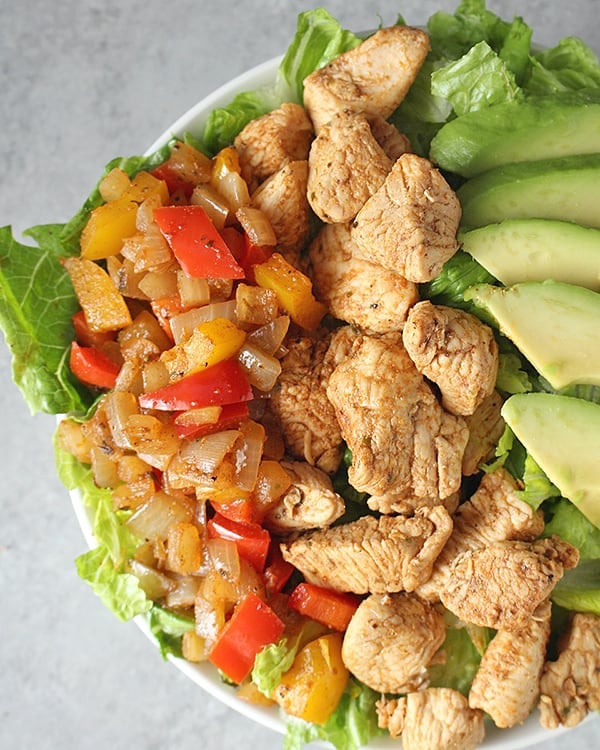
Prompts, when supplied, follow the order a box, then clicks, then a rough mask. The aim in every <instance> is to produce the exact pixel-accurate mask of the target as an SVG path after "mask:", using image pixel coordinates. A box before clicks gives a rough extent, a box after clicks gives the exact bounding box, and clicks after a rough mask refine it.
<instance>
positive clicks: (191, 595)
mask: <svg viewBox="0 0 600 750" xmlns="http://www.w3.org/2000/svg"><path fill="white" fill-rule="evenodd" d="M200 583H201V579H200V578H199V577H198V576H191V575H190V576H181V577H176V578H175V580H174V586H173V588H172V589H171V590H170V591H169V592H168V593H167V598H166V600H165V604H166V605H167V607H172V608H174V609H186V608H187V607H193V606H194V601H195V600H196V596H197V595H198V589H199V588H200Z"/></svg>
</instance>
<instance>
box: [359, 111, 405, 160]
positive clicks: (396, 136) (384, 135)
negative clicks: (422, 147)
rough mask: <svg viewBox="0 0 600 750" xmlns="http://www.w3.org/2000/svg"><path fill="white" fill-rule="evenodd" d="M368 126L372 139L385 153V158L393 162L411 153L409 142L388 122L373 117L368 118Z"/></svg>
mask: <svg viewBox="0 0 600 750" xmlns="http://www.w3.org/2000/svg"><path fill="white" fill-rule="evenodd" d="M369 125H370V126H371V133H372V134H373V138H375V140H376V141H377V143H378V144H379V145H380V146H381V148H382V149H383V150H384V151H385V153H386V154H387V156H389V158H390V159H391V160H392V161H393V162H394V161H396V159H399V158H400V157H401V156H402V154H407V153H410V152H411V151H412V147H411V145H410V140H409V139H408V137H407V136H405V135H404V133H401V132H400V131H399V130H398V128H397V127H396V126H395V125H392V123H391V122H388V121H387V120H386V119H385V118H384V117H379V116H377V115H374V116H372V117H369Z"/></svg>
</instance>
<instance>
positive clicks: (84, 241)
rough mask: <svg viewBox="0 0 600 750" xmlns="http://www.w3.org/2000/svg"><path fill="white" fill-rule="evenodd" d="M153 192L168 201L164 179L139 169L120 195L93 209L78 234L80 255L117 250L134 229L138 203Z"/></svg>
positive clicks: (103, 255)
mask: <svg viewBox="0 0 600 750" xmlns="http://www.w3.org/2000/svg"><path fill="white" fill-rule="evenodd" d="M154 194H158V195H159V196H160V198H161V201H162V202H163V203H166V202H167V201H168V200H169V191H168V189H167V185H166V183H165V182H164V180H158V179H157V178H156V177H154V176H153V175H151V174H150V173H149V172H139V173H138V174H137V175H136V176H135V177H134V178H133V180H132V181H131V185H130V186H129V187H128V188H127V190H125V192H124V193H123V194H122V195H121V196H120V197H119V198H116V199H115V200H113V201H110V202H109V203H104V204H103V205H101V206H98V207H97V208H95V209H94V210H93V211H92V213H91V215H90V218H89V220H88V223H87V224H86V225H85V227H84V228H83V231H82V233H81V238H80V245H81V257H82V258H87V259H88V260H99V259H100V258H108V257H110V256H111V255H116V254H117V253H119V252H120V251H121V248H122V247H123V241H124V240H125V239H127V237H131V236H132V235H134V234H135V233H136V231H137V228H136V224H135V221H136V215H137V209H138V206H139V204H140V203H142V202H143V201H144V200H145V199H146V198H148V197H150V196H151V195H154Z"/></svg>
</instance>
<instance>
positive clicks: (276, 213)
mask: <svg viewBox="0 0 600 750" xmlns="http://www.w3.org/2000/svg"><path fill="white" fill-rule="evenodd" d="M307 182H308V162H307V161H305V160H304V161H301V160H297V161H289V162H288V163H287V164H286V165H285V166H283V167H282V168H281V169H279V170H278V171H277V172H274V173H273V174H272V175H271V176H270V177H268V178H267V179H266V180H265V181H264V182H263V183H262V185H261V186H260V187H259V188H258V189H257V190H255V191H254V193H252V206H253V207H254V208H258V209H260V210H261V211H262V212H263V214H264V215H265V216H266V217H267V219H268V220H269V223H270V224H271V227H272V228H273V232H274V234H275V239H276V240H277V252H279V253H281V254H282V255H283V257H284V258H285V259H286V260H287V261H288V262H289V263H291V264H292V265H293V266H295V267H296V268H299V267H300V254H301V252H302V250H303V249H304V246H305V245H306V243H307V242H308V239H309V236H310V233H311V227H312V218H311V209H310V206H309V204H308V199H307V197H306V186H307Z"/></svg>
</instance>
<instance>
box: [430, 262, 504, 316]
mask: <svg viewBox="0 0 600 750" xmlns="http://www.w3.org/2000/svg"><path fill="white" fill-rule="evenodd" d="M494 282H495V279H494V277H493V276H492V275H491V274H489V273H488V272H487V271H486V270H485V268H484V267H483V266H481V265H479V263H477V261H476V260H475V259H474V258H473V257H472V256H471V255H469V253H466V252H464V250H459V251H458V252H457V253H456V254H455V255H453V256H452V258H450V260H448V261H447V262H446V263H445V264H444V267H443V268H442V270H441V272H440V273H439V274H438V275H437V276H436V277H435V278H434V279H432V280H431V281H428V282H426V283H425V284H421V285H420V287H419V288H420V294H421V297H422V298H427V299H430V300H431V301H432V302H433V303H434V304H437V305H450V306H452V307H459V308H461V309H462V310H466V311H467V312H476V311H477V314H478V315H479V317H482V316H484V315H485V312H483V311H481V310H480V309H479V308H478V307H477V306H476V305H475V304H473V303H472V302H468V301H467V300H465V299H464V296H463V295H464V293H465V291H466V290H467V289H468V288H469V287H470V286H474V285H475V284H480V283H484V284H493V283H494Z"/></svg>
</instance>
